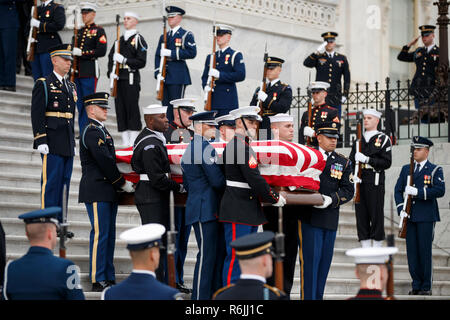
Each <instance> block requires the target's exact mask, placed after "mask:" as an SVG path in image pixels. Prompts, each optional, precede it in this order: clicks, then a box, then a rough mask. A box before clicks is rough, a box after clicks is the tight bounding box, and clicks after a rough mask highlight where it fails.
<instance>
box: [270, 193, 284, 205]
mask: <svg viewBox="0 0 450 320" xmlns="http://www.w3.org/2000/svg"><path fill="white" fill-rule="evenodd" d="M285 204H286V199H285V198H284V197H283V196H282V195H281V194H280V196H279V198H278V202H277V203H274V204H272V205H273V206H274V207H282V206H284V205H285Z"/></svg>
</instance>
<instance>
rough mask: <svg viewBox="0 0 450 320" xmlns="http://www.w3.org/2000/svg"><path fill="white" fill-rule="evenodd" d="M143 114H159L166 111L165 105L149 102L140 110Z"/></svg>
mask: <svg viewBox="0 0 450 320" xmlns="http://www.w3.org/2000/svg"><path fill="white" fill-rule="evenodd" d="M142 111H143V112H144V114H160V113H166V111H167V107H166V106H162V105H160V104H151V105H149V106H147V107H145V108H143V110H142Z"/></svg>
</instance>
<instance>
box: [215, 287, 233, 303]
mask: <svg viewBox="0 0 450 320" xmlns="http://www.w3.org/2000/svg"><path fill="white" fill-rule="evenodd" d="M234 286H235V284H234V283H232V284H229V285H227V286H226V287H223V288H220V289H219V290H217V291H216V293H214V294H213V297H212V298H213V300H214V299H215V298H216V297H217V295H219V294H221V293H222V292H224V291H225V290H228V289H230V288H232V287H234Z"/></svg>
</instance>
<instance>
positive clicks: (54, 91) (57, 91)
mask: <svg viewBox="0 0 450 320" xmlns="http://www.w3.org/2000/svg"><path fill="white" fill-rule="evenodd" d="M50 92H53V93H62V91H61V90H50Z"/></svg>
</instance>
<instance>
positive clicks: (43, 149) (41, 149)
mask: <svg viewBox="0 0 450 320" xmlns="http://www.w3.org/2000/svg"><path fill="white" fill-rule="evenodd" d="M37 149H38V151H39V152H40V153H42V154H47V153H48V144H46V143H44V144H40V145H38V147H37Z"/></svg>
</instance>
